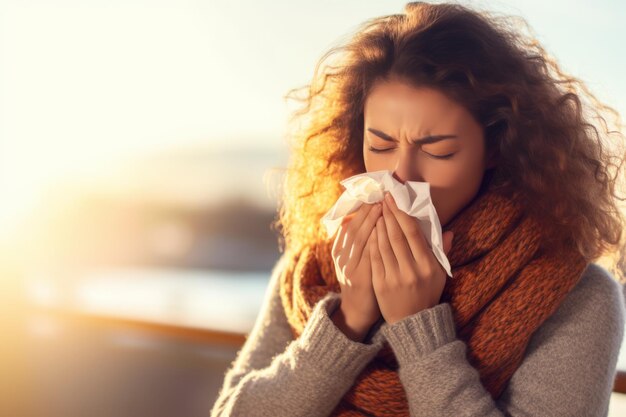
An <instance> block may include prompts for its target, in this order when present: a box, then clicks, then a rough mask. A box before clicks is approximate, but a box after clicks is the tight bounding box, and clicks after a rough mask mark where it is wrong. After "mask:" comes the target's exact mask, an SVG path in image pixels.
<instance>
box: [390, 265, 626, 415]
mask: <svg viewBox="0 0 626 417" xmlns="http://www.w3.org/2000/svg"><path fill="white" fill-rule="evenodd" d="M585 275H586V276H583V277H582V278H581V281H580V282H579V283H578V284H577V286H576V287H575V288H574V289H573V290H572V291H571V292H570V293H569V294H568V296H567V297H566V299H565V300H564V301H563V303H562V304H561V305H560V306H559V308H558V309H557V310H556V311H555V313H554V314H553V315H552V316H550V317H549V318H548V319H547V320H546V321H544V323H543V324H542V325H541V326H540V328H538V329H537V331H536V332H535V333H534V334H533V336H532V337H531V339H530V341H529V345H528V346H527V350H526V353H525V357H524V360H523V362H522V363H521V365H520V367H519V368H518V369H517V370H516V372H515V373H514V374H513V376H512V378H511V379H510V381H509V383H508V384H507V387H506V388H505V391H504V392H503V394H502V395H501V396H500V397H499V398H498V400H497V401H494V400H493V399H492V397H491V395H490V394H489V392H488V391H487V390H486V389H485V388H484V386H483V385H482V383H481V382H480V379H479V373H478V370H477V369H476V368H474V367H473V366H472V365H471V364H470V363H469V362H468V361H467V359H466V350H467V345H466V343H465V342H464V341H462V340H460V339H457V338H456V333H455V326H454V320H453V315H452V309H451V307H450V304H449V303H442V304H438V305H436V306H434V307H432V308H430V309H426V310H422V311H420V312H418V313H416V314H414V315H411V316H408V317H405V318H404V319H403V320H401V321H399V322H396V323H394V324H393V325H383V327H382V329H381V331H382V332H383V334H384V335H385V338H386V339H387V340H388V342H389V344H390V346H391V347H392V349H393V350H394V354H395V355H396V358H397V359H398V364H399V378H400V381H401V382H402V385H403V387H404V389H405V392H406V395H407V400H408V402H409V409H410V415H411V416H412V417H418V416H451V415H454V416H493V417H496V416H516V417H517V416H520V417H521V416H606V415H607V414H608V405H609V400H610V395H611V392H612V389H613V381H614V378H615V372H616V365H617V357H618V353H619V350H620V346H621V343H622V338H623V336H624V315H625V311H624V295H623V293H622V285H620V284H619V283H618V282H617V281H615V280H614V279H613V278H612V276H611V275H610V274H609V273H608V271H606V270H605V269H604V268H602V267H600V266H598V265H595V264H591V266H590V267H589V270H588V271H586V274H585Z"/></svg>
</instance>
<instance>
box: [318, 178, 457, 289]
mask: <svg viewBox="0 0 626 417" xmlns="http://www.w3.org/2000/svg"><path fill="white" fill-rule="evenodd" d="M340 184H341V185H342V186H343V187H344V188H345V189H346V190H345V191H344V192H343V194H341V196H340V197H339V199H338V200H337V202H336V203H335V204H334V205H333V206H332V207H331V209H330V210H328V212H327V213H326V214H325V215H324V217H322V223H323V224H324V226H325V227H326V233H327V234H328V237H331V236H333V235H334V234H335V232H336V231H337V229H338V228H339V226H340V225H341V221H342V220H343V218H344V216H347V215H348V214H350V213H352V212H354V211H356V210H357V209H358V208H359V207H360V206H361V204H363V203H367V204H372V203H376V202H377V201H381V200H382V199H383V197H384V192H385V191H389V193H390V194H391V195H392V196H393V198H394V201H395V202H396V205H397V206H398V208H399V209H400V210H402V211H404V212H405V213H407V214H409V215H410V216H413V217H415V218H416V219H417V220H418V224H419V226H420V229H421V230H422V233H423V235H424V237H425V238H426V241H427V242H428V244H429V245H430V247H431V249H432V251H433V254H434V255H435V257H436V258H437V260H438V261H439V263H440V264H441V265H442V266H443V267H444V269H445V270H446V272H447V273H448V275H449V276H450V277H452V272H451V270H450V262H449V261H448V258H447V257H446V255H445V253H444V251H443V239H442V230H441V224H440V223H439V217H438V216H437V211H436V210H435V206H433V203H432V200H431V198H430V184H429V183H427V182H419V181H406V182H405V183H404V184H402V183H401V182H400V181H398V180H396V179H395V178H394V177H393V175H392V173H391V171H388V170H384V171H373V172H365V173H362V174H357V175H353V176H352V177H350V178H346V179H344V180H342V181H341V182H340Z"/></svg>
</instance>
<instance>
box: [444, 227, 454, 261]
mask: <svg viewBox="0 0 626 417" xmlns="http://www.w3.org/2000/svg"><path fill="white" fill-rule="evenodd" d="M453 238H454V233H453V232H452V231H447V232H445V233H444V234H443V236H442V239H443V252H444V253H445V254H446V256H447V255H448V252H450V249H451V248H452V239H453Z"/></svg>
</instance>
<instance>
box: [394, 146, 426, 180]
mask: <svg viewBox="0 0 626 417" xmlns="http://www.w3.org/2000/svg"><path fill="white" fill-rule="evenodd" d="M398 154H399V156H398V159H397V160H396V165H395V167H394V170H393V173H392V175H393V177H394V178H395V179H396V180H398V181H400V182H401V183H402V184H404V183H405V182H406V181H421V182H423V181H424V179H423V178H422V175H421V174H420V172H419V167H417V166H416V165H415V161H413V160H412V153H411V152H409V151H406V150H405V151H400V152H398Z"/></svg>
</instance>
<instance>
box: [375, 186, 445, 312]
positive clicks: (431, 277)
mask: <svg viewBox="0 0 626 417" xmlns="http://www.w3.org/2000/svg"><path fill="white" fill-rule="evenodd" d="M383 201H384V202H383V216H382V217H380V218H379V219H378V221H377V223H376V227H375V228H374V232H372V235H373V239H374V240H373V244H372V245H370V259H371V265H372V284H373V286H374V292H375V294H376V298H377V300H378V305H379V307H380V311H381V314H382V315H383V317H384V318H385V321H386V322H387V323H388V324H393V323H395V322H397V321H400V320H402V319H403V318H405V317H408V316H410V315H413V314H415V313H417V312H419V311H422V310H424V309H427V308H431V307H433V306H435V305H437V304H439V300H440V299H441V294H442V293H443V289H444V286H445V283H446V277H447V273H446V271H445V269H444V268H443V266H441V264H440V263H439V261H438V260H437V258H436V257H435V255H434V253H433V251H432V249H431V247H430V246H429V245H428V242H427V241H426V238H425V237H424V235H423V234H422V230H421V229H420V226H419V222H418V221H417V220H416V219H415V218H414V217H412V216H410V215H408V214H407V213H405V212H404V211H402V210H400V209H399V208H398V206H396V203H395V201H394V200H393V197H392V195H391V194H389V193H386V198H385V199H384V200H383ZM442 238H443V250H444V253H445V254H446V255H447V254H448V252H449V251H450V248H451V247H452V238H453V234H452V232H451V231H447V232H444V233H443V236H442Z"/></svg>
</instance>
